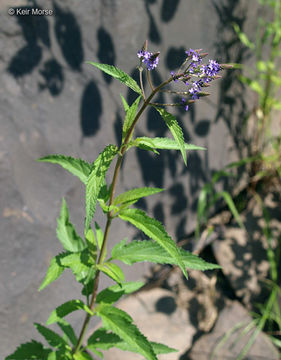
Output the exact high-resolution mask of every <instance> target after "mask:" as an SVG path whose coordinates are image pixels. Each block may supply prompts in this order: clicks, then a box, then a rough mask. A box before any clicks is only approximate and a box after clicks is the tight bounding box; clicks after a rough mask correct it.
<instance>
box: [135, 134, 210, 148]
mask: <svg viewBox="0 0 281 360" xmlns="http://www.w3.org/2000/svg"><path fill="white" fill-rule="evenodd" d="M134 142H135V145H136V146H139V145H147V146H148V147H151V148H153V149H163V150H180V146H179V144H178V143H177V142H176V141H175V140H174V139H170V138H167V137H164V138H160V137H156V138H149V137H145V136H142V137H138V138H136V139H135V141H134ZM184 148H185V150H206V148H204V147H202V146H197V145H193V144H187V143H184Z"/></svg>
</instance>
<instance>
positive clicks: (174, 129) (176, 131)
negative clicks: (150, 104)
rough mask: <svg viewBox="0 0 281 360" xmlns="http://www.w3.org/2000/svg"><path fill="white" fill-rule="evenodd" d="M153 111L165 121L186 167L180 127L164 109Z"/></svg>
mask: <svg viewBox="0 0 281 360" xmlns="http://www.w3.org/2000/svg"><path fill="white" fill-rule="evenodd" d="M155 109H156V110H157V111H158V112H159V114H160V115H161V116H162V118H163V120H164V121H165V123H166V125H167V126H168V128H169V129H170V131H171V133H172V135H173V137H174V139H175V140H176V142H177V144H178V146H179V149H180V152H181V154H182V157H183V161H184V163H185V165H186V164H187V163H186V151H185V146H184V137H183V133H182V129H181V127H180V126H179V124H178V123H177V120H176V118H175V117H174V116H173V115H172V114H170V113H168V112H167V111H166V110H165V109H162V108H158V107H155Z"/></svg>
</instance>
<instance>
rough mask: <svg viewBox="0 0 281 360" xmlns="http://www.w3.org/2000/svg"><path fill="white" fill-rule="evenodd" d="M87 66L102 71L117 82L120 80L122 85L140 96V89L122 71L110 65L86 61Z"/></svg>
mask: <svg viewBox="0 0 281 360" xmlns="http://www.w3.org/2000/svg"><path fill="white" fill-rule="evenodd" d="M87 64H90V65H93V66H95V67H97V68H98V69H100V70H102V71H104V72H105V73H106V74H108V75H110V76H112V77H114V78H115V79H117V80H120V81H121V82H122V83H123V84H125V85H127V86H128V87H129V88H131V89H132V90H134V91H135V92H136V93H138V94H140V95H141V89H140V87H139V86H138V84H137V83H136V81H135V80H134V79H133V78H131V77H130V76H129V75H128V74H126V73H125V72H124V71H122V70H120V69H117V68H116V67H115V66H112V65H107V64H99V63H96V62H93V61H87Z"/></svg>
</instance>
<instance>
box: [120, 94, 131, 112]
mask: <svg viewBox="0 0 281 360" xmlns="http://www.w3.org/2000/svg"><path fill="white" fill-rule="evenodd" d="M120 96H121V99H122V103H123V107H124V110H125V112H127V111H128V110H129V108H130V106H129V105H128V103H127V101H126V100H125V98H124V97H123V95H120Z"/></svg>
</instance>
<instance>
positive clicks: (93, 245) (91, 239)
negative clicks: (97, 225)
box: [85, 228, 97, 261]
mask: <svg viewBox="0 0 281 360" xmlns="http://www.w3.org/2000/svg"><path fill="white" fill-rule="evenodd" d="M85 240H86V243H87V245H88V249H89V252H90V254H91V257H92V258H93V260H94V261H95V260H96V258H97V241H96V237H95V234H94V232H93V230H92V229H91V228H90V229H89V230H88V231H87V234H86V236H85Z"/></svg>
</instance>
